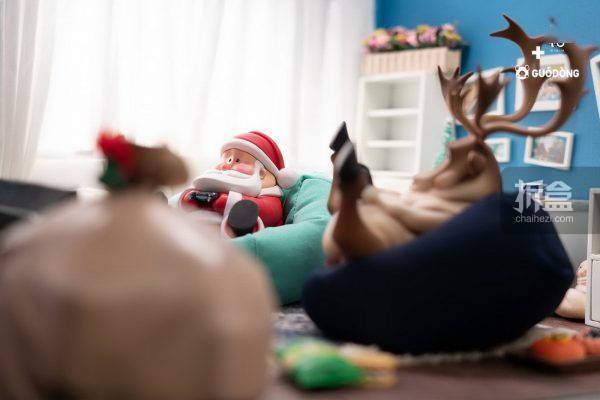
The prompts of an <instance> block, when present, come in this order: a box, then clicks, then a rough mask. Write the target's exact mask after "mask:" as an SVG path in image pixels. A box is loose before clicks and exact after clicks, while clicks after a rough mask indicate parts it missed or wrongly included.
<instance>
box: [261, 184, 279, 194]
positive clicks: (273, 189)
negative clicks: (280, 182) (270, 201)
mask: <svg viewBox="0 0 600 400" xmlns="http://www.w3.org/2000/svg"><path fill="white" fill-rule="evenodd" d="M258 195H259V196H273V197H281V196H283V190H281V188H280V187H279V186H277V185H275V186H272V187H268V188H263V189H261V190H260V193H259V194H258Z"/></svg>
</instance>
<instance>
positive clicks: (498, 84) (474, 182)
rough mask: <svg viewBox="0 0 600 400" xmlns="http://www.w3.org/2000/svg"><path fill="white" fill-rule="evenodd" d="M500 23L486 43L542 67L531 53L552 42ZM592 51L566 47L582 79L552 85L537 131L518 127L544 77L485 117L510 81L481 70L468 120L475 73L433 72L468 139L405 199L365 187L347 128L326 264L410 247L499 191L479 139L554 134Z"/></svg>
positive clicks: (337, 158) (339, 143)
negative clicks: (510, 108) (510, 105)
mask: <svg viewBox="0 0 600 400" xmlns="http://www.w3.org/2000/svg"><path fill="white" fill-rule="evenodd" d="M504 18H505V19H506V21H507V22H508V28H506V29H504V30H502V31H498V32H495V33H492V34H491V36H494V37H500V38H505V39H508V40H510V41H512V42H514V43H516V44H517V45H518V46H519V47H520V49H521V51H522V53H523V56H524V66H525V67H526V68H528V69H529V71H533V70H537V69H539V68H540V62H539V60H537V59H536V58H535V57H534V56H533V54H532V51H533V50H535V48H536V46H541V45H542V44H544V43H552V42H557V40H556V39H555V38H553V37H550V36H538V37H530V36H528V35H527V34H526V33H525V32H524V31H523V29H521V27H520V26H519V25H518V24H517V23H516V22H514V21H513V20H512V19H510V18H509V17H508V16H506V15H504ZM594 49H595V48H594V47H579V46H577V45H576V44H575V43H565V45H564V51H565V53H566V55H567V57H568V59H569V63H570V67H571V68H572V69H573V70H575V69H577V70H579V76H578V77H570V78H553V79H551V80H549V82H551V83H553V84H555V85H556V86H557V87H558V89H559V90H560V94H561V96H560V98H561V101H560V108H559V109H558V110H557V111H556V112H555V114H554V116H553V117H552V118H551V119H550V120H549V121H548V122H547V123H546V124H545V125H543V126H539V127H525V126H521V125H518V124H516V122H517V121H520V120H522V119H523V118H524V117H525V116H526V115H527V114H529V112H530V111H531V109H532V107H533V105H534V104H535V101H536V98H537V95H538V92H539V91H540V89H541V87H542V85H543V84H544V82H545V81H546V80H547V79H548V78H547V77H540V76H536V77H533V76H530V77H529V78H526V79H523V80H522V81H521V82H522V84H523V92H524V95H523V99H524V100H523V102H522V104H521V106H520V108H519V109H518V110H515V112H514V113H513V114H510V115H485V112H486V110H487V109H488V107H489V106H490V105H491V104H492V103H493V101H494V100H495V99H496V97H497V96H498V94H499V93H500V91H501V90H502V88H503V87H504V86H505V85H506V84H507V80H504V81H501V79H500V72H498V73H496V74H494V75H493V76H491V77H489V78H483V77H482V74H481V70H479V71H478V72H479V74H478V77H477V82H476V84H477V102H476V108H475V113H474V115H473V116H472V117H469V116H467V115H466V113H465V109H464V107H463V101H464V99H465V97H466V95H467V92H466V90H463V88H464V85H465V82H466V81H467V79H469V77H470V76H471V75H472V74H473V73H472V72H469V73H467V74H465V75H462V76H459V70H458V68H457V69H456V70H455V71H454V73H453V74H452V75H451V76H450V77H449V78H448V77H446V76H445V75H444V73H443V72H442V70H441V69H439V68H438V75H439V79H440V84H441V89H442V95H443V96H444V100H445V102H446V105H447V106H448V109H449V111H450V113H451V114H452V115H453V116H454V118H455V119H456V120H457V121H459V122H460V123H461V124H462V125H463V126H464V128H465V129H466V130H467V132H468V133H469V135H468V136H467V137H464V138H461V139H459V140H456V141H454V142H452V143H450V144H449V145H448V153H449V156H448V158H447V160H446V161H445V162H443V163H442V164H441V165H440V166H439V167H438V168H436V169H434V170H433V171H429V172H425V173H421V174H419V175H417V176H415V178H414V181H413V184H412V186H411V188H410V190H409V191H408V192H407V193H403V194H399V193H395V192H390V191H385V190H382V189H377V188H375V187H373V186H372V185H370V183H369V182H370V176H369V175H368V170H365V169H364V168H361V167H360V164H358V163H357V160H356V155H355V152H354V147H353V145H352V143H351V142H350V141H349V140H348V139H347V133H346V132H345V125H344V126H343V127H342V129H340V132H338V135H337V136H336V137H335V138H334V140H333V141H332V144H331V146H330V147H331V148H332V150H333V151H334V154H333V156H332V162H333V165H334V181H333V186H332V190H331V194H330V199H329V203H328V206H329V210H330V212H331V213H332V214H333V217H332V219H331V222H330V223H329V225H328V227H327V228H326V230H325V233H324V237H323V248H324V252H325V255H326V258H327V263H328V264H330V265H332V264H337V263H339V262H342V261H344V260H352V259H357V258H361V257H365V256H368V255H371V254H374V253H376V252H379V251H382V250H385V249H387V248H390V247H392V246H396V245H401V244H404V243H407V242H409V241H411V240H413V239H414V238H416V237H417V236H418V235H420V234H422V233H424V232H427V231H430V230H433V229H436V228H437V227H439V226H440V225H441V224H443V223H444V222H446V221H448V220H449V219H451V218H452V217H454V216H455V215H457V214H458V213H460V212H461V211H463V210H464V209H465V208H467V207H468V206H470V205H471V204H473V203H474V202H476V201H478V200H480V199H483V198H484V197H486V196H488V195H491V194H493V193H498V192H500V191H501V190H502V186H501V177H500V169H499V167H498V164H497V162H496V159H495V157H494V154H493V153H492V151H491V149H490V148H489V147H488V146H487V145H486V144H485V142H484V139H485V138H486V137H487V136H488V135H490V134H492V133H494V132H510V133H515V134H518V135H523V136H532V137H539V136H543V135H546V134H548V133H550V132H553V131H555V130H557V129H558V128H559V127H560V126H561V125H562V124H564V123H565V121H566V120H567V119H568V118H569V116H570V115H571V113H572V112H573V109H574V108H575V107H576V106H577V104H578V103H579V100H580V98H581V97H582V96H583V94H584V84H585V77H586V66H587V60H588V58H589V55H590V53H591V52H592V51H593V50H594ZM502 72H513V73H515V72H516V68H515V67H510V68H505V69H504V70H503V71H502Z"/></svg>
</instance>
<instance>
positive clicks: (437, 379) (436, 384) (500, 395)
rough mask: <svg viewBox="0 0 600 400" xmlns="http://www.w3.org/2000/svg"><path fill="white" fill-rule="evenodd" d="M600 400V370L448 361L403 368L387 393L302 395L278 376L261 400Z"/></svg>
mask: <svg viewBox="0 0 600 400" xmlns="http://www.w3.org/2000/svg"><path fill="white" fill-rule="evenodd" d="M543 324H546V325H550V326H562V327H566V328H572V329H577V330H579V329H582V328H583V327H584V325H583V324H578V323H573V322H570V321H567V320H563V319H559V318H548V319H546V320H544V321H543ZM584 395H589V396H591V397H587V396H585V397H586V398H600V371H597V372H586V373H577V374H569V375H565V374H562V375H560V374H555V373H550V372H543V371H539V370H536V369H532V368H529V367H525V366H521V365H518V364H514V363H513V362H510V361H506V360H487V361H478V362H462V363H446V364H442V365H436V366H432V365H428V366H419V367H410V368H409V367H406V368H401V369H400V370H399V371H398V382H397V384H396V385H395V386H394V387H392V388H390V389H385V390H383V389H381V390H373V389H371V390H359V389H344V390H335V391H321V392H303V391H299V390H297V389H295V388H294V387H293V386H292V385H291V384H289V383H287V382H285V381H284V380H282V379H281V378H276V379H274V381H273V384H272V385H271V386H270V387H269V388H268V389H267V390H266V392H265V394H264V396H263V400H301V399H311V400H313V399H314V400H317V399H318V400H348V399H368V400H391V399H394V400H396V399H410V400H421V399H427V400H431V399H461V400H463V399H477V400H480V399H528V400H529V399H545V398H553V399H554V398H571V399H572V398H578V397H580V396H584Z"/></svg>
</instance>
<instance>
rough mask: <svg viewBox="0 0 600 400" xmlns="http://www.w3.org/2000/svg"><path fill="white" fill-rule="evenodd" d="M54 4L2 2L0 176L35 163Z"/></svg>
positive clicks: (22, 173) (19, 174)
mask: <svg viewBox="0 0 600 400" xmlns="http://www.w3.org/2000/svg"><path fill="white" fill-rule="evenodd" d="M55 7H56V3H55V2H54V1H47V0H0V177H2V178H13V179H24V178H25V177H26V176H27V175H28V173H29V171H30V169H31V167H32V165H33V162H34V159H35V155H36V150H37V144H38V138H39V134H40V127H41V125H42V119H43V116H44V109H45V105H46V97H47V93H48V79H49V75H50V70H51V68H50V67H51V60H52V44H53V34H54V23H55V14H54V12H55Z"/></svg>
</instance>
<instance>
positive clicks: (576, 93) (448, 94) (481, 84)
mask: <svg viewBox="0 0 600 400" xmlns="http://www.w3.org/2000/svg"><path fill="white" fill-rule="evenodd" d="M503 17H504V19H506V21H507V22H508V27H507V28H506V29H504V30H502V31H498V32H494V33H492V34H491V36H494V37H501V38H505V39H508V40H510V41H512V42H514V43H516V44H517V45H518V46H519V47H520V48H521V51H522V52H523V56H524V65H527V66H528V68H529V70H530V71H532V70H534V69H535V70H537V69H539V67H540V62H539V60H537V59H536V58H535V57H534V55H533V51H534V49H535V48H536V47H537V46H541V45H542V44H544V43H550V42H556V39H554V38H553V37H550V36H537V37H530V36H528V35H527V34H526V33H525V31H523V29H521V27H520V26H519V25H518V24H517V23H516V22H515V21H513V20H512V19H510V18H509V17H508V16H506V15H503ZM594 49H595V48H594V47H583V48H582V47H579V46H577V45H576V44H575V43H566V44H565V46H564V51H565V53H566V55H567V57H568V59H569V64H570V67H571V69H573V70H579V76H578V77H571V78H554V79H551V80H549V82H551V83H553V84H555V85H557V87H558V88H559V90H560V93H561V96H560V107H559V109H558V110H557V111H556V113H555V114H554V116H553V117H552V119H550V121H548V122H547V123H546V124H545V125H543V126H540V127H524V126H521V125H518V124H515V123H514V122H516V121H520V120H522V119H523V118H524V117H525V116H526V115H527V114H529V112H530V111H531V109H532V107H533V105H534V104H535V101H536V99H537V95H538V93H539V91H540V89H541V87H542V85H543V84H544V82H545V81H546V80H548V79H547V78H546V77H540V76H535V77H534V76H530V77H528V78H527V79H523V80H522V81H521V82H522V84H523V101H522V103H521V106H520V107H519V109H518V110H516V111H515V112H514V113H513V114H510V115H484V113H485V111H486V110H487V108H488V107H489V106H490V105H491V104H492V103H493V101H494V99H495V98H496V97H497V96H498V94H499V93H500V91H501V90H502V88H503V87H504V86H505V85H506V83H507V81H506V80H504V81H503V82H501V80H500V73H496V74H494V75H493V76H491V77H490V78H487V79H486V78H483V77H482V76H481V70H479V76H478V79H477V83H476V84H477V103H476V110H475V114H474V115H473V117H471V118H469V117H467V115H466V113H465V110H464V108H463V100H464V97H465V95H466V93H463V87H464V84H465V82H466V81H467V79H468V78H469V76H470V74H466V75H463V76H461V77H459V76H458V70H457V71H455V72H454V75H453V76H451V77H450V78H446V77H445V76H444V75H443V74H442V72H441V70H440V69H439V68H438V75H439V77H440V83H441V86H442V94H443V96H444V99H445V101H446V104H447V105H448V108H449V110H450V112H451V113H452V115H453V116H454V117H455V118H456V119H457V120H458V121H459V122H460V123H461V124H463V126H464V128H465V129H466V130H467V131H468V132H469V133H471V134H473V135H475V136H476V137H479V138H481V139H484V138H485V137H486V136H488V135H489V134H491V133H493V132H499V131H502V132H511V133H516V134H520V135H526V136H542V135H545V134H547V133H550V132H552V131H555V130H556V129H558V128H559V127H560V126H561V125H562V124H564V123H565V122H566V120H567V119H568V118H569V116H570V115H571V113H572V112H573V109H574V108H575V107H576V106H577V104H578V102H579V100H580V98H581V96H582V95H583V94H584V90H583V87H584V83H585V77H586V67H587V60H588V58H589V55H590V53H591V52H592V51H593V50H594ZM502 72H515V67H510V68H505V69H504V70H503V71H502Z"/></svg>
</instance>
